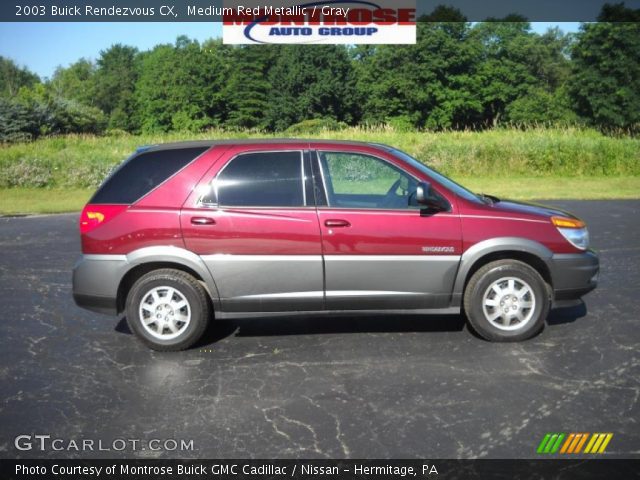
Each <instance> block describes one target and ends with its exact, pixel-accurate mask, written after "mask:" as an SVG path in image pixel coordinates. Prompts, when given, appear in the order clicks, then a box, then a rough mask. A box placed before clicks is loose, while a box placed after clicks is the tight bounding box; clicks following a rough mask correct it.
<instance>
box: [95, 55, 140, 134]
mask: <svg viewBox="0 0 640 480" xmlns="http://www.w3.org/2000/svg"><path fill="white" fill-rule="evenodd" d="M137 54H138V50H137V49H136V48H133V47H128V46H125V45H121V44H116V45H112V46H111V47H109V48H108V49H107V50H103V51H101V52H100V57H99V58H98V62H97V64H98V66H97V70H96V72H95V105H96V106H98V107H99V108H100V109H101V110H102V111H103V112H104V113H106V114H107V115H108V116H109V117H110V120H109V127H110V128H118V129H123V130H127V131H133V130H135V129H136V128H137V124H136V121H135V103H134V91H135V85H136V81H137V79H138V67H137V60H138V55H137Z"/></svg>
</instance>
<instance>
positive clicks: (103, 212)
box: [80, 204, 128, 233]
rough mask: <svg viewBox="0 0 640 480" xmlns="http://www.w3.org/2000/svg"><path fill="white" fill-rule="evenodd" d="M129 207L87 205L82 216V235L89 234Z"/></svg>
mask: <svg viewBox="0 0 640 480" xmlns="http://www.w3.org/2000/svg"><path fill="white" fill-rule="evenodd" d="M127 207H128V205H91V204H89V205H87V206H86V207H84V209H83V210H82V213H81V214H80V233H88V232H90V231H91V230H93V229H94V228H96V227H98V226H100V225H104V224H105V223H107V222H108V221H109V220H111V219H112V218H113V217H115V216H117V215H118V214H119V213H121V212H123V211H124V210H126V208H127Z"/></svg>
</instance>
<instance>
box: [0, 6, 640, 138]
mask: <svg viewBox="0 0 640 480" xmlns="http://www.w3.org/2000/svg"><path fill="white" fill-rule="evenodd" d="M421 20H422V21H421V22H419V23H418V38H417V43H416V44H415V45H400V46H398V45H381V46H368V45H360V46H336V45H306V46H305V45H281V46H276V45H272V46H268V47H265V46H226V45H223V44H222V43H221V42H220V41H219V40H208V41H206V42H203V43H199V42H198V41H195V40H192V39H189V38H188V37H186V36H181V37H178V39H177V40H176V42H175V43H174V44H164V45H158V46H156V47H154V48H153V49H151V50H149V51H138V50H137V49H136V48H133V47H131V46H126V45H121V44H117V45H113V46H111V47H110V48H108V49H106V50H104V51H101V52H100V55H99V57H98V58H97V60H96V61H95V62H94V61H91V60H87V59H80V60H78V61H77V62H75V63H74V64H72V65H70V66H68V67H58V68H57V69H56V71H55V73H54V74H53V76H52V77H51V78H50V79H45V80H42V79H40V78H38V76H37V75H35V74H34V73H32V72H30V71H29V70H28V69H26V68H22V67H20V66H18V65H16V64H15V63H14V62H13V61H11V60H10V59H7V58H2V57H0V141H3V142H9V141H19V140H25V139H32V138H36V137H38V136H40V135H47V134H60V133H94V134H101V133H103V132H105V131H107V130H116V131H126V132H131V133H137V132H166V131H171V130H181V131H201V130H205V129H208V128H216V127H217V128H226V129H259V130H267V131H286V130H289V131H290V132H291V131H293V132H295V131H297V130H296V129H298V130H300V131H302V133H304V131H305V129H310V128H319V127H327V128H340V127H341V126H342V125H357V124H359V125H381V124H387V125H391V126H393V127H394V128H397V129H430V130H442V129H484V128H491V127H494V126H499V125H517V126H528V125H540V124H545V125H591V126H595V127H598V128H600V129H603V130H621V129H623V130H627V131H631V132H637V131H638V129H639V125H640V10H631V9H627V8H625V7H624V5H623V4H617V5H609V6H605V7H604V9H603V10H602V12H601V14H600V16H599V18H598V20H599V21H598V23H586V24H583V25H582V26H581V27H580V31H579V32H578V33H575V34H564V33H562V32H561V31H560V30H558V29H550V30H548V31H547V32H546V33H543V34H538V33H535V32H533V31H532V29H531V25H530V24H529V23H528V22H526V21H525V19H524V18H521V17H517V16H511V17H507V18H505V19H501V20H500V21H486V22H478V23H471V22H468V21H466V19H465V18H464V17H463V16H462V15H461V14H460V12H459V11H457V10H455V9H452V8H449V7H437V8H436V9H435V10H434V11H433V12H432V13H431V14H430V15H429V16H427V17H425V18H422V19H421Z"/></svg>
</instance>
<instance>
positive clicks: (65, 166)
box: [0, 128, 640, 213]
mask: <svg viewBox="0 0 640 480" xmlns="http://www.w3.org/2000/svg"><path fill="white" fill-rule="evenodd" d="M271 136H273V135H266V134H253V133H246V132H245V133H238V132H222V131H211V132H207V133H202V134H190V133H171V134H164V135H140V136H133V135H120V136H105V137H92V136H67V137H55V138H43V139H40V140H37V141H35V142H31V143H23V144H16V145H9V146H2V147H0V213H52V212H64V211H74V210H79V209H80V208H81V207H82V205H83V204H84V202H86V200H87V198H89V196H90V195H91V192H92V191H93V190H95V188H96V186H97V185H98V184H99V183H100V181H101V180H102V179H103V178H104V176H105V175H106V174H107V173H108V171H109V170H110V169H111V168H112V167H113V166H114V165H117V164H118V163H119V162H121V161H122V160H123V159H124V158H126V157H127V156H128V155H129V154H130V153H131V152H132V151H133V150H135V148H136V147H138V146H140V145H146V144H153V143H163V142H171V141H179V140H196V139H208V138H213V139H215V138H249V137H252V138H256V137H271ZM279 136H281V135H279ZM305 136H306V137H311V138H331V139H338V140H361V141H369V142H381V143H387V144H389V145H393V146H395V147H398V148H400V149H402V150H404V151H406V152H408V153H410V154H411V155H414V156H416V157H417V158H418V159H420V160H422V161H424V162H425V163H427V164H428V165H430V166H432V167H434V168H436V169H438V170H440V171H441V172H443V173H445V174H447V175H449V176H451V177H452V178H453V179H454V180H456V181H458V182H460V183H462V184H463V185H465V186H467V187H469V188H470V189H471V190H474V191H481V192H485V193H492V194H495V195H497V196H502V197H509V198H514V199H523V200H526V199H557V198H576V199H604V198H640V139H638V138H630V137H620V138H615V137H608V136H605V135H602V134H600V133H598V132H596V131H593V130H589V129H573V128H568V129H532V130H527V131H520V130H513V129H496V130H491V131H485V132H440V133H433V132H397V131H393V130H391V129H384V128H382V129H373V130H371V129H362V128H349V129H346V130H340V131H323V132H320V133H317V134H312V135H305Z"/></svg>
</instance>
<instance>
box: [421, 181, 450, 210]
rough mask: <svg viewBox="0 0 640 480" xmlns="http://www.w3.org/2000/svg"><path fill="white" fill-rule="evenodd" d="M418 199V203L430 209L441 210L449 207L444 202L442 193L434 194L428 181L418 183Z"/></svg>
mask: <svg viewBox="0 0 640 480" xmlns="http://www.w3.org/2000/svg"><path fill="white" fill-rule="evenodd" d="M416 201H417V202H418V205H422V206H424V208H426V209H429V210H435V211H441V210H446V209H447V208H446V207H445V206H444V205H443V204H442V201H441V197H440V195H438V194H434V192H433V191H432V190H431V184H429V183H427V182H420V183H418V186H417V188H416Z"/></svg>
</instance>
